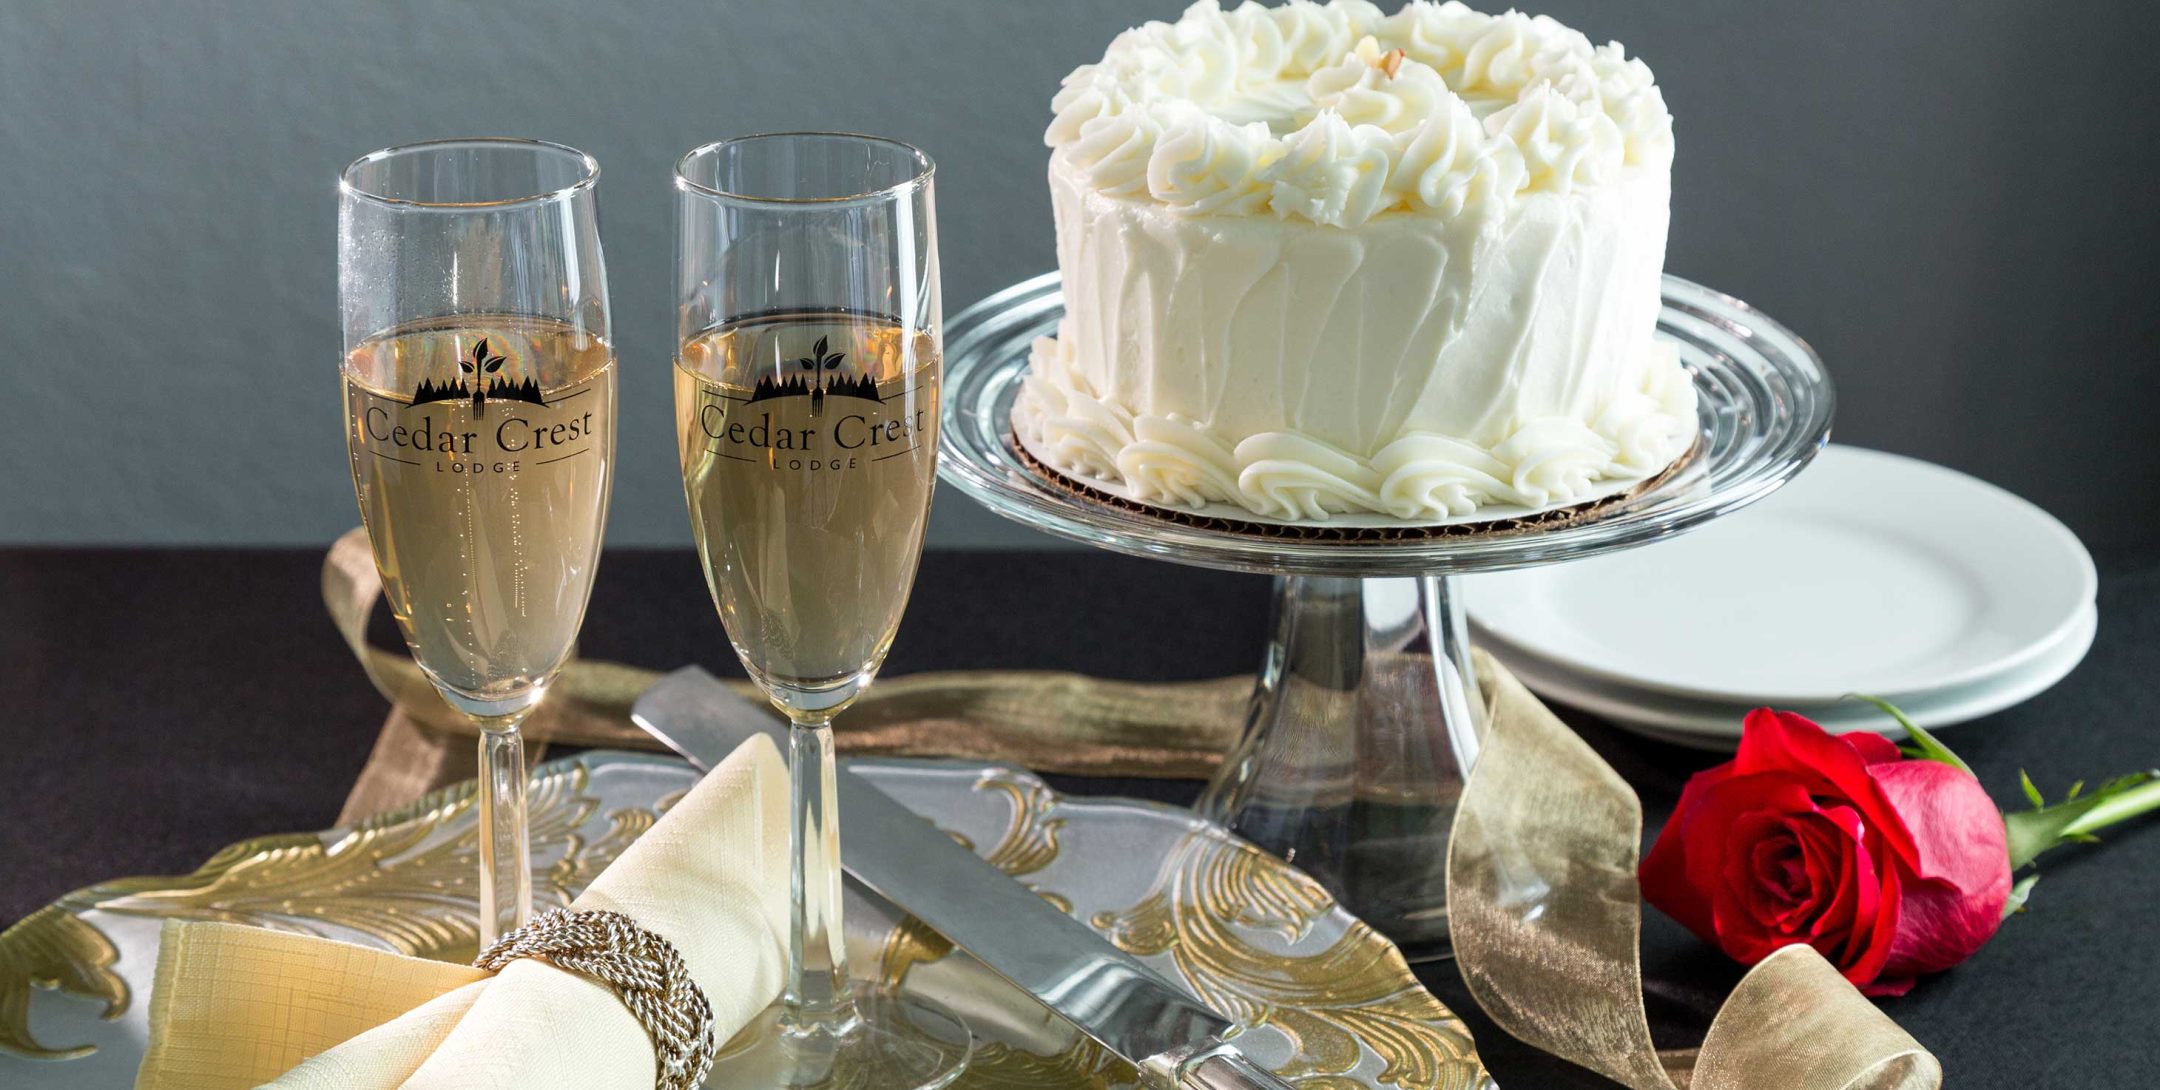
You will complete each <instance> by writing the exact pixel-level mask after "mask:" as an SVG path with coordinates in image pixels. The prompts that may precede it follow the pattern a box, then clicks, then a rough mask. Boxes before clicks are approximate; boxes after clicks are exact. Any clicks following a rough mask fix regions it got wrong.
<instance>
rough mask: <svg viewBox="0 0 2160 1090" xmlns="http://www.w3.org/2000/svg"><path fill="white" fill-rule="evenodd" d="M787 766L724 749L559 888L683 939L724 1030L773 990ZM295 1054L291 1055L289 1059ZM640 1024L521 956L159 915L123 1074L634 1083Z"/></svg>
mask: <svg viewBox="0 0 2160 1090" xmlns="http://www.w3.org/2000/svg"><path fill="white" fill-rule="evenodd" d="M787 822H788V815H787V775H786V772H785V769H784V767H783V766H782V764H781V761H780V754H779V751H778V750H776V749H775V748H773V744H772V743H771V742H770V741H769V740H767V739H765V738H762V737H759V738H753V739H751V740H750V741H748V742H745V743H743V745H742V746H741V747H740V748H739V749H737V750H736V751H735V752H734V754H732V755H731V756H729V758H728V759H727V760H726V761H725V762H723V763H722V764H721V765H720V767H719V768H716V769H714V770H713V771H712V772H711V773H710V774H708V775H706V777H705V778H704V779H703V780H701V781H699V783H698V785H697V786H696V787H695V788H693V789H692V790H691V791H690V793H689V795H688V796H686V797H685V798H684V799H683V801H682V802H681V803H679V804H677V805H676V806H675V808H674V809H672V810H670V811H668V813H667V815H666V816H664V817H662V818H661V819H660V821H659V822H658V823H656V824H655V825H654V826H653V827H652V828H651V829H649V830H647V831H646V832H645V834H644V835H643V836H640V837H639V838H638V839H637V841H636V842H635V843H633V844H632V845H631V846H630V847H629V848H628V849H626V850H625V851H624V852H623V854H622V856H621V857H620V858H618V859H616V861H615V862H614V864H613V865H611V866H610V867H608V869H607V870H606V871H604V872H602V873H601V874H600V876H599V877H598V878H596V879H594V880H593V883H592V886H591V887H590V888H588V889H587V890H586V891H585V892H584V894H582V895H581V896H579V897H578V899H577V900H576V902H574V905H573V907H575V908H579V909H609V910H613V911H616V912H621V913H623V914H625V915H627V916H630V917H631V918H633V919H635V920H637V921H638V923H639V924H641V925H643V926H644V927H646V928H647V929H649V930H651V931H654V932H656V933H658V934H660V935H662V936H663V937H665V938H666V939H667V940H668V941H669V942H672V943H674V944H675V948H676V949H677V950H678V951H680V952H681V953H682V956H683V961H684V962H685V964H687V966H688V967H689V970H690V975H691V977H692V978H693V979H695V980H696V981H697V982H698V986H699V987H701V988H703V989H704V991H705V995H706V998H707V999H708V1000H709V1001H710V1002H711V1004H712V1011H713V1020H714V1023H715V1025H714V1029H715V1032H716V1033H717V1035H718V1036H719V1038H720V1039H721V1040H726V1039H727V1038H728V1037H730V1036H732V1035H733V1034H734V1032H735V1031H736V1030H738V1029H740V1028H742V1027H743V1026H744V1025H746V1024H747V1023H748V1022H749V1021H750V1019H751V1017H752V1016H754V1015H755V1014H757V1012H758V1011H760V1010H762V1009H763V1008H764V1007H765V1005H766V1004H768V1003H770V1002H771V1001H772V999H773V997H774V996H776V995H778V994H779V991H780V983H781V975H782V972H783V962H784V959H785V953H784V947H785V943H786V934H787V930H786V929H787V890H788V863H787V837H788V825H787ZM295 1064H297V1065H298V1066H294V1065H295ZM654 1074H655V1061H654V1057H653V1049H652V1042H651V1039H650V1038H649V1037H647V1036H646V1033H645V1030H644V1027H642V1026H641V1025H639V1024H638V1021H637V1019H636V1018H635V1017H634V1016H633V1015H631V1013H630V1011H629V1009H628V1008H627V1007H625V1006H623V1004H622V1001H621V1000H619V999H617V998H616V997H615V995H614V993H613V992H610V991H609V990H608V989H607V988H606V987H605V986H604V985H601V984H598V983H596V982H594V981H592V980H589V979H587V978H585V977H582V976H578V975H576V974H573V973H567V972H564V971H562V970H559V969H556V968H554V967H553V966H550V965H548V964H546V963H545V962H541V961H536V960H533V959H525V960H521V961H517V962H514V963H512V964H511V965H510V966H509V967H508V968H506V969H504V970H503V971H502V973H501V974H500V975H498V976H495V977H492V978H488V977H484V976H483V974H480V973H479V972H478V971H477V970H473V969H470V968H467V967H463V966H454V965H446V964H443V963H441V962H431V961H424V960H421V959H418V958H410V957H405V956H402V955H398V954H391V953H386V952H383V951H379V950H373V949H368V948H363V947H358V946H354V945H351V944H348V943H341V942H334V941H332V940H329V939H322V938H315V937H312V936H305V935H290V934H283V933H279V932H274V931H266V930H263V929H261V928H252V927H238V926H233V925H230V924H217V923H200V922H189V923H182V922H174V923H169V924H167V925H166V928H165V932H164V938H163V946H162V948H161V949H160V952H159V956H158V971H157V983H156V985H155V988H154V990H153V991H152V996H151V1010H150V1047H149V1050H148V1052H147V1053H146V1054H145V1056H144V1058H143V1066H142V1070H141V1072H140V1074H139V1075H138V1076H137V1079H136V1083H135V1085H136V1090H226V1088H245V1087H254V1086H258V1085H262V1084H263V1083H264V1081H265V1080H274V1081H271V1082H269V1083H268V1085H270V1086H273V1087H277V1088H279V1090H330V1088H333V1087H334V1088H337V1090H391V1088H396V1087H408V1088H416V1090H417V1088H437V1087H440V1088H453V1087H454V1088H456V1090H552V1088H556V1087H561V1088H564V1090H570V1088H576V1090H607V1088H611V1087H622V1088H624V1090H650V1087H651V1086H652V1085H653V1080H654Z"/></svg>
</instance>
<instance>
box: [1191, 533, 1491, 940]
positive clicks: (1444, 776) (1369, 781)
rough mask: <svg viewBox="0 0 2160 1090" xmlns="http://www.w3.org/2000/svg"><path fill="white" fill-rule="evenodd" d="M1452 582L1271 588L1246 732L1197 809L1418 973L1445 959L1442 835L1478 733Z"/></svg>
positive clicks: (1480, 708)
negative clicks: (1285, 863) (1304, 879)
mask: <svg viewBox="0 0 2160 1090" xmlns="http://www.w3.org/2000/svg"><path fill="white" fill-rule="evenodd" d="M1454 583H1455V580H1454V579H1453V578H1452V577H1448V576H1424V577H1418V578H1396V579H1356V578H1340V577H1325V576H1285V577H1282V578H1279V579H1277V580H1276V584H1275V585H1276V593H1275V609H1274V617H1273V619H1272V622H1271V625H1270V628H1271V632H1270V635H1269V639H1268V648H1267V655H1266V658H1265V659H1264V660H1263V661H1262V663H1261V667H1260V675H1259V679H1258V681H1257V683H1256V684H1255V686H1254V689H1253V697H1252V704H1251V705H1250V707H1249V709H1248V711H1247V713H1246V718H1245V730H1244V733H1243V735H1242V736H1241V737H1240V738H1239V740H1238V743H1237V745H1236V747H1235V748H1233V749H1232V750H1231V751H1230V753H1229V755H1228V757H1227V758H1226V759H1225V760H1224V762H1223V765H1222V767H1221V769H1220V770H1219V771H1218V772H1217V773H1216V775H1215V778H1214V780H1213V781H1212V782H1211V783H1209V784H1208V788H1207V791H1206V792H1205V793H1204V794H1203V795H1202V796H1201V798H1200V802H1199V804H1198V806H1197V809H1198V810H1199V812H1200V813H1201V814H1202V815H1204V816H1206V817H1208V818H1210V819H1212V820H1214V821H1217V822H1220V823H1221V824H1222V825H1223V826H1224V827H1226V828H1228V829H1229V830H1231V831H1232V832H1235V833H1237V834H1238V835H1239V836H1242V837H1244V838H1245V839H1247V840H1250V841H1252V842H1253V843H1255V844H1257V845H1259V846H1261V847H1263V848H1266V849H1268V850H1269V851H1272V852H1274V853H1276V854H1277V855H1280V856H1282V857H1283V858H1284V859H1287V860H1289V861H1290V862H1292V863H1294V864H1296V865H1297V866H1298V867H1300V868H1301V869H1303V870H1304V871H1305V872H1306V873H1308V874H1310V875H1312V876H1313V877H1314V878H1316V879H1318V880H1319V881H1320V883H1321V884H1322V885H1324V886H1326V887H1327V888H1328V890H1329V891H1330V892H1332V893H1334V894H1335V896H1336V899H1337V900H1339V901H1341V902H1342V903H1343V904H1345V905H1354V906H1356V907H1355V911H1356V912H1357V914H1358V916H1359V917H1360V918H1362V919H1364V920H1365V922H1367V923H1369V924H1371V925H1373V926H1374V927H1375V928H1378V929H1379V930H1380V931H1382V932H1383V933H1385V934H1387V935H1388V936H1389V937H1390V938H1392V939H1394V940H1395V942H1396V944H1397V945H1398V946H1400V947H1401V948H1402V950H1403V953H1404V955H1405V956H1406V957H1409V958H1410V959H1411V960H1413V961H1416V960H1421V959H1432V958H1437V957H1444V956H1446V955H1447V953H1448V933H1447V888H1446V883H1445V881H1444V878H1445V862H1446V859H1447V842H1448V830H1449V828H1450V826H1451V825H1452V824H1453V823H1454V820H1455V802H1456V799H1457V798H1458V797H1459V796H1460V795H1461V794H1462V785H1463V777H1464V776H1465V775H1466V774H1467V772H1468V770H1469V768H1470V766H1471V764H1472V763H1473V762H1474V761H1475V760H1476V759H1477V748H1478V738H1479V737H1480V735H1481V733H1482V731H1483V729H1484V724H1483V717H1484V714H1485V709H1484V703H1483V701H1482V700H1480V699H1479V697H1478V692H1477V679H1476V676H1475V675H1474V674H1473V673H1472V671H1471V669H1470V645H1469V642H1468V640H1467V638H1466V635H1465V631H1464V623H1463V614H1462V611H1461V609H1460V608H1459V605H1458V601H1457V598H1456V596H1455V594H1454Z"/></svg>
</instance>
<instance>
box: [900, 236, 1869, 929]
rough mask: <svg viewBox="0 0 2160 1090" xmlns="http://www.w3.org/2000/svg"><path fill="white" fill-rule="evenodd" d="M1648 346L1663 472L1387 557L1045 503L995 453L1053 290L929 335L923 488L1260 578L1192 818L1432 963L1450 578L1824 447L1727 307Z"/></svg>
mask: <svg viewBox="0 0 2160 1090" xmlns="http://www.w3.org/2000/svg"><path fill="white" fill-rule="evenodd" d="M1663 293H1664V308H1663V310H1662V312H1661V313H1660V314H1659V317H1658V328H1659V332H1660V333H1661V334H1662V335H1663V336H1665V337H1667V338H1669V339H1671V340H1673V341H1675V342H1677V343H1678V344H1679V346H1680V357H1681V360H1682V362H1683V363H1684V364H1685V365H1686V366H1687V368H1688V370H1689V371H1690V373H1691V374H1692V375H1693V377H1694V380H1695V387H1696V391H1697V393H1698V395H1699V398H1698V403H1699V406H1700V414H1701V420H1702V436H1701V440H1700V441H1699V442H1698V444H1697V446H1696V448H1695V450H1694V452H1693V454H1692V456H1691V458H1690V459H1689V460H1688V461H1687V462H1686V463H1684V464H1683V465H1682V466H1681V468H1680V469H1679V470H1678V471H1676V472H1673V473H1671V474H1669V475H1667V476H1666V477H1665V478H1663V479H1662V480H1658V481H1656V482H1655V483H1653V484H1652V485H1650V486H1649V487H1648V488H1646V489H1643V490H1641V491H1639V492H1637V493H1636V494H1634V495H1631V496H1628V497H1626V498H1623V499H1620V500H1618V501H1614V502H1611V503H1609V504H1607V505H1604V506H1602V507H1599V508H1596V509H1595V510H1594V512H1593V513H1591V514H1589V515H1587V516H1585V517H1583V518H1581V519H1578V520H1575V521H1572V522H1566V523H1563V524H1560V525H1557V526H1553V527H1550V528H1532V529H1525V530H1512V531H1493V532H1488V533H1481V534H1470V535H1464V536H1452V537H1451V536H1435V537H1424V538H1414V539H1405V540H1392V541H1313V540H1285V539H1281V538H1272V537H1264V536H1259V535H1257V534H1249V533H1239V532H1235V531H1231V530H1218V529H1208V528H1204V527H1200V526H1195V525H1190V524H1187V523H1183V522H1179V521H1176V520H1174V519H1172V518H1169V517H1164V516H1158V515H1152V514H1149V513H1145V512H1142V511H1134V510H1129V509H1125V508H1121V507H1116V506H1112V505H1110V504H1108V503H1102V502H1097V501H1094V500H1091V499H1089V498H1087V497H1085V496H1081V495H1076V494H1075V493H1073V492H1071V491H1068V490H1067V489H1065V488H1061V487H1059V486H1058V485H1057V484H1055V483H1053V482H1052V481H1051V480H1050V479H1048V478H1047V477H1046V476H1045V475H1044V474H1043V473H1042V472H1041V471H1038V470H1037V469H1035V468H1034V467H1033V466H1031V465H1030V464H1029V463H1028V462H1027V461H1025V460H1024V459H1023V458H1022V457H1021V455H1020V454H1019V452H1018V451H1017V449H1016V448H1015V444H1014V440H1013V437H1012V426H1011V423H1010V416H1011V411H1012V404H1013V399H1014V398H1015V396H1017V394H1018V392H1019V388H1020V380H1021V378H1022V376H1023V375H1024V374H1025V372H1026V369H1027V362H1028V349H1029V345H1030V343H1031V342H1032V341H1033V340H1034V339H1035V338H1036V337H1039V336H1046V335H1049V334H1051V333H1053V332H1054V331H1055V328H1056V325H1057V320H1058V319H1059V318H1060V317H1061V316H1062V315H1063V313H1064V303H1063V300H1062V299H1061V298H1060V296H1059V293H1058V279H1057V274H1056V273H1049V274H1046V275H1043V276H1038V277H1036V278H1034V279H1032V280H1028V281H1025V282H1022V283H1020V284H1017V285H1014V286H1013V287H1011V288H1008V289H1006V290H1004V291H1001V292H999V293H997V294H996V295H993V296H991V297H989V298H987V299H984V300H983V301H982V302H980V303H977V304H975V305H974V306H972V307H969V308H968V309H967V310H966V311H964V312H962V313H961V314H959V315H958V316H956V317H955V318H953V319H952V320H951V321H950V322H949V323H947V325H946V356H945V368H946V370H945V397H946V402H945V409H944V444H945V448H944V451H943V455H942V457H941V458H940V460H939V466H938V471H939V473H940V474H942V475H943V476H944V478H945V479H946V480H947V481H950V482H951V483H952V484H954V485H955V486H957V487H958V488H959V489H960V490H961V491H963V492H965V493H967V494H968V495H969V496H972V497H974V498H975V500H977V501H978V502H980V503H982V504H983V505H984V506H986V507H988V508H990V509H991V510H992V511H995V512H997V513H998V514H1000V515H1003V516H1005V517H1007V518H1010V519H1012V520H1014V521H1016V522H1019V523H1021V524H1023V525H1026V526H1032V527H1034V528H1035V529H1038V530H1043V531H1046V532H1049V533H1052V534H1056V535H1058V536H1060V537H1065V538H1070V539H1072V540H1074V541H1080V542H1085V543H1087V544H1089V545H1094V546H1097V547H1099V548H1104V549H1111V550H1114V551H1117V552H1122V553H1130V554H1132V555H1135V556H1144V557H1154V558H1157V559H1161V560H1169V561H1175V562H1177V563H1180V564H1192V565H1197V566H1201V567H1208V568H1220V569H1226V570H1231V571H1247V572H1263V573H1267V574H1270V575H1274V576H1276V577H1277V578H1276V583H1275V608H1274V617H1273V621H1272V633H1271V635H1270V639H1269V643H1268V647H1267V651H1266V655H1265V657H1264V658H1263V660H1262V661H1261V664H1260V672H1259V677H1258V679H1257V681H1256V683H1255V685H1254V688H1253V698H1252V703H1251V705H1250V708H1249V710H1248V712H1247V715H1246V721H1245V726H1244V732H1243V734H1242V735H1241V737H1240V739H1239V741H1238V743H1237V745H1236V746H1235V748H1233V749H1232V750H1231V752H1230V753H1229V755H1228V756H1227V757H1226V758H1225V760H1224V761H1223V764H1222V767H1221V769H1220V770H1219V771H1218V772H1217V773H1216V774H1215V778H1214V779H1213V780H1212V781H1211V782H1210V783H1209V784H1208V787H1207V790H1206V791H1205V793H1204V794H1203V795H1202V796H1201V798H1200V801H1199V803H1198V804H1197V809H1198V810H1199V811H1200V813H1201V814H1202V815H1203V816H1205V817H1207V818H1210V819H1212V820H1214V821H1217V822H1220V823H1221V824H1222V825H1224V826H1226V827H1228V828H1229V829H1231V830H1232V831H1234V832H1236V833H1237V834H1239V835H1240V836H1243V837H1245V838H1246V839H1247V840H1250V841H1252V842H1254V843H1256V844H1259V845H1260V846H1262V847H1264V848H1267V849H1269V850H1271V851H1273V852H1275V853H1276V854H1278V855H1280V856H1282V857H1283V858H1285V859H1287V860H1289V861H1291V862H1292V863H1295V864H1296V865H1298V866H1299V867H1301V868H1303V869H1304V870H1305V871H1306V872H1307V873H1309V874H1311V875H1313V876H1314V877H1315V878H1317V879H1319V880H1320V881H1321V882H1322V883H1323V884H1325V885H1326V886H1327V887H1328V888H1329V889H1330V890H1332V891H1333V892H1334V894H1335V895H1336V897H1337V899H1338V900H1340V901H1341V902H1342V903H1343V905H1344V906H1345V907H1347V908H1348V909H1349V910H1350V911H1351V912H1352V913H1354V914H1356V915H1357V916H1358V917H1360V918H1361V919H1363V920H1365V921H1366V922H1367V923H1369V924H1371V925H1373V926H1374V927H1376V928H1379V929H1380V930H1381V931H1382V932H1384V933H1385V934H1387V935H1388V936H1389V937H1390V938H1393V939H1394V940H1395V942H1396V944H1397V945H1398V946H1400V947H1401V948H1402V949H1403V951H1404V953H1405V954H1406V955H1408V956H1410V957H1411V958H1412V959H1413V960H1416V959H1419V958H1432V957H1442V956H1446V954H1447V952H1448V939H1447V900H1446V881H1445V875H1446V866H1447V837H1448V829H1449V826H1450V823H1451V822H1452V821H1453V819H1454V813H1455V801H1456V798H1457V796H1458V795H1459V794H1460V793H1461V789H1462V783H1463V775H1464V773H1465V772H1466V771H1467V770H1468V769H1469V767H1470V765H1471V763H1472V762H1473V761H1475V760H1476V759H1477V752H1478V742H1479V737H1480V734H1481V732H1482V730H1483V724H1482V723H1481V722H1480V720H1481V719H1482V717H1483V715H1484V705H1483V702H1482V701H1481V700H1480V698H1479V696H1478V693H1477V682H1476V680H1475V678H1474V676H1473V675H1472V673H1471V670H1470V659H1469V642H1468V639H1467V636H1466V631H1465V627H1464V619H1463V612H1462V608H1461V600H1460V596H1459V593H1458V590H1457V586H1456V578H1455V577H1456V576H1460V575H1466V574H1470V573H1473V572H1487V571H1501V570H1506V569H1512V568H1526V567H1532V566H1535V565H1541V564H1553V563H1558V562H1561V561H1567V560H1577V559H1581V558H1583V557H1588V556H1595V555H1598V554H1600V553H1606V552H1611V551H1614V550H1617V549H1625V548H1629V547H1632V546H1636V545H1644V544H1648V543H1649V542H1652V541H1656V540H1659V539H1660V538H1664V537H1668V536H1670V535H1672V534H1676V533H1680V532H1682V531H1684V530H1687V529H1690V528H1692V527H1695V526H1699V525H1701V524H1703V523H1704V522H1707V521H1709V520H1711V519H1714V518H1717V517H1718V516H1720V515H1724V514H1728V513H1730V512H1732V511H1736V510H1739V509H1740V508H1742V507H1745V506H1747V505H1748V504H1750V503H1753V502H1755V501H1756V500H1759V499H1761V498H1762V497H1764V496H1766V495H1769V494H1770V493H1771V492H1772V491H1774V490H1775V489H1777V487H1778V486H1779V485H1782V484H1784V483H1785V482H1786V481H1787V480H1790V479H1791V478H1792V476H1793V475H1794V474H1796V473H1798V472H1799V471H1800V470H1801V468H1802V467H1804V466H1806V465H1807V463H1808V460H1809V459H1810V458H1812V457H1814V455H1815V452H1816V451H1817V450H1819V449H1821V447H1822V445H1823V443H1824V442H1825V441H1827V440H1828V438H1829V434H1830V416H1831V409H1832V404H1833V400H1834V396H1833V393H1832V389H1831V385H1830V379H1829V376H1828V375H1827V374H1825V373H1824V371H1823V366H1822V360H1821V359H1820V358H1819V357H1818V356H1816V354H1815V352H1814V350H1813V349H1811V348H1809V347H1808V346H1807V344H1806V343H1805V342H1803V341H1802V340H1801V339H1800V338H1799V337H1797V336H1795V335H1794V334H1793V333H1792V332H1791V331H1790V330H1788V329H1786V328H1785V327H1784V326H1781V325H1779V324H1778V323H1776V322H1775V321H1772V320H1770V319H1769V318H1768V317H1766V316H1764V315H1763V314H1761V313H1759V312H1757V311H1756V310H1754V309H1753V308H1751V307H1749V306H1748V305H1747V304H1746V303H1743V302H1741V301H1740V300H1738V299H1734V298H1732V297H1730V296H1727V295H1722V294H1720V293H1718V292H1715V291H1711V290H1710V289H1708V288H1704V287H1702V286H1700V285H1697V284H1693V283H1690V282H1688V281H1686V280H1682V279H1679V278H1677V277H1672V276H1668V277H1666V278H1665V281H1664V288H1663Z"/></svg>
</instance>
